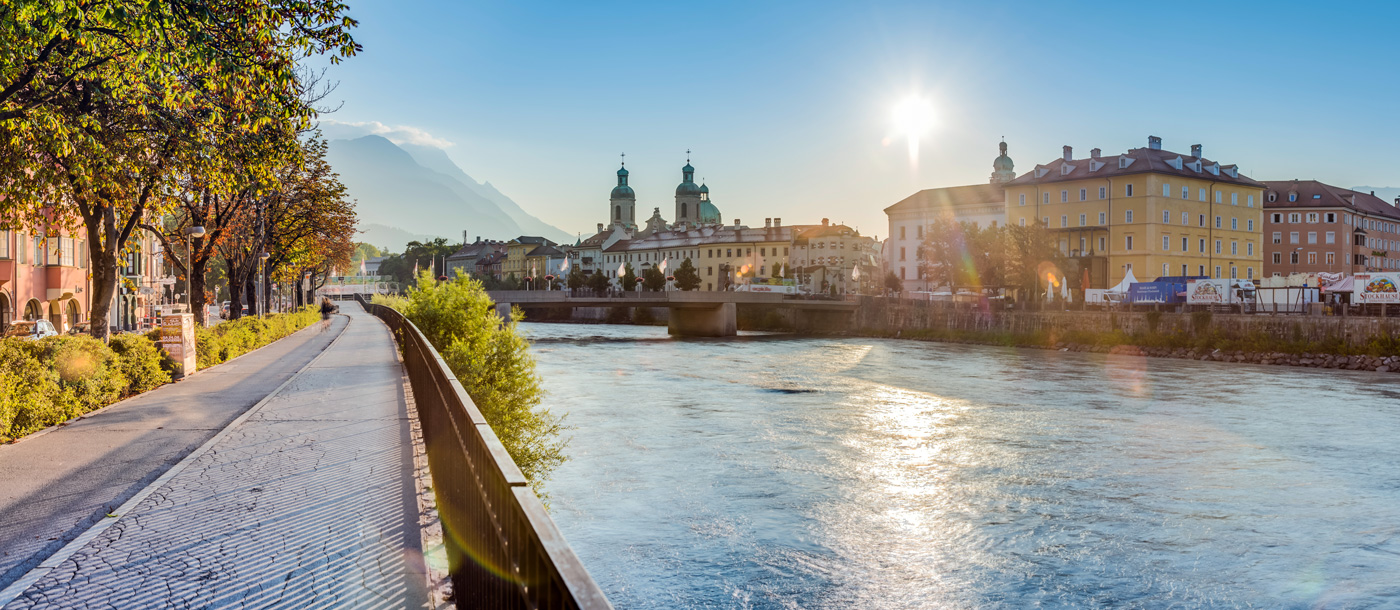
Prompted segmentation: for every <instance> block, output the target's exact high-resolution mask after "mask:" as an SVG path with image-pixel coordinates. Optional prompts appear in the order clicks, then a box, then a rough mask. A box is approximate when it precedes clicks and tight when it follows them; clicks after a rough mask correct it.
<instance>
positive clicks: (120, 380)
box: [38, 335, 127, 416]
mask: <svg viewBox="0 0 1400 610" xmlns="http://www.w3.org/2000/svg"><path fill="white" fill-rule="evenodd" d="M38 347H39V359H40V360H41V361H42V362H44V363H45V364H47V365H49V366H51V367H52V368H53V370H54V371H55V372H56V373H58V381H59V385H60V386H62V388H63V389H64V391H65V393H67V394H68V395H69V397H70V400H71V401H72V409H76V412H74V413H73V415H75V416H76V415H79V414H81V413H85V412H87V411H91V410H93V409H98V408H101V407H105V406H107V405H109V404H112V403H114V402H116V401H117V399H119V398H121V396H122V390H124V389H126V386H127V381H126V377H125V376H123V375H122V373H121V370H119V369H118V368H117V367H116V366H115V365H116V360H117V355H116V354H115V353H113V352H112V350H111V348H109V347H107V345H106V344H104V343H102V341H100V340H97V339H94V338H92V337H89V336H84V335H79V336H59V337H49V338H47V339H43V340H40V341H38Z"/></svg>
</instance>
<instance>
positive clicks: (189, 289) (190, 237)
mask: <svg viewBox="0 0 1400 610" xmlns="http://www.w3.org/2000/svg"><path fill="white" fill-rule="evenodd" d="M196 237H204V227H185V256H186V259H185V308H186V309H188V310H189V313H194V238H196Z"/></svg>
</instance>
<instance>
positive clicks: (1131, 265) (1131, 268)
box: [1123, 263, 1133, 271]
mask: <svg viewBox="0 0 1400 610" xmlns="http://www.w3.org/2000/svg"><path fill="white" fill-rule="evenodd" d="M1123 269H1124V270H1125V271H1132V270H1133V264H1132V263H1128V264H1126V265H1123Z"/></svg>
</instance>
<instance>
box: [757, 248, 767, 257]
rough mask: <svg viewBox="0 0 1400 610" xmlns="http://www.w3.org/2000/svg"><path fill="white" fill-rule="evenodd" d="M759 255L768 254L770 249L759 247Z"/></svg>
mask: <svg viewBox="0 0 1400 610" xmlns="http://www.w3.org/2000/svg"><path fill="white" fill-rule="evenodd" d="M758 255H759V256H768V249H767V248H759V249H758Z"/></svg>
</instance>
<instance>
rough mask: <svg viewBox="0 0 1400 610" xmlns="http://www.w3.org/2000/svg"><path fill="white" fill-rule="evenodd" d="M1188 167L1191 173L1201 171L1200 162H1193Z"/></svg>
mask: <svg viewBox="0 0 1400 610" xmlns="http://www.w3.org/2000/svg"><path fill="white" fill-rule="evenodd" d="M1188 167H1190V168H1191V171H1194V172H1196V173H1200V171H1201V162H1200V161H1199V160H1197V161H1193V162H1192V163H1191V165H1189V166H1188Z"/></svg>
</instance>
